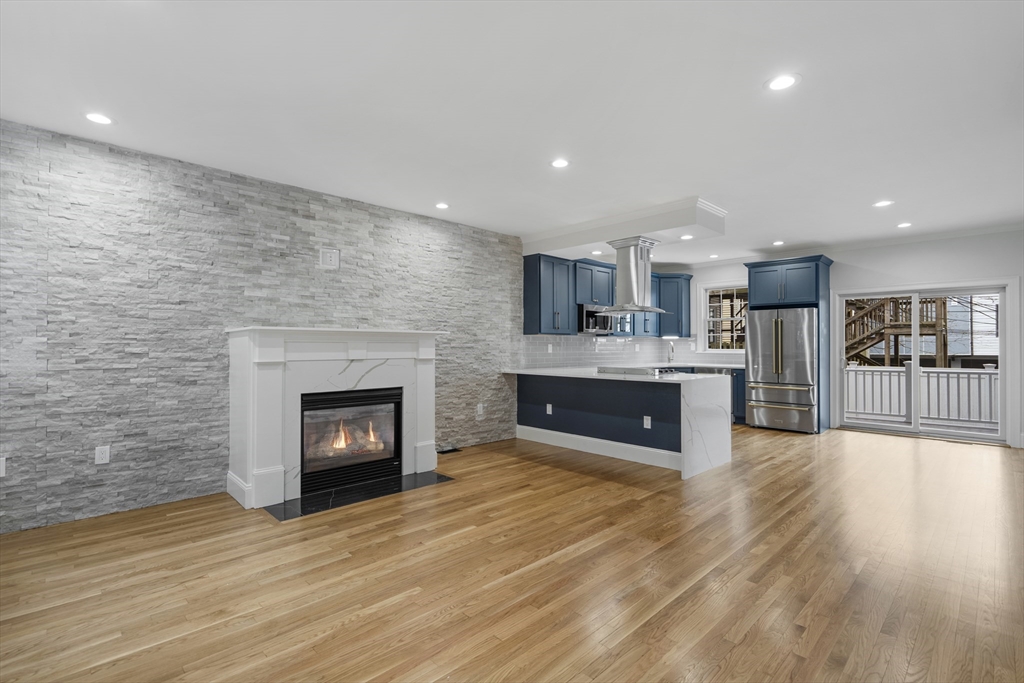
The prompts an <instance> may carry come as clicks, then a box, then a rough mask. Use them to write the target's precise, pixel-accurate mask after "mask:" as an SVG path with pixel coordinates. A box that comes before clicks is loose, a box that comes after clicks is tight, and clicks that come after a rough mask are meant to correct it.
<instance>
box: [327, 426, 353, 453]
mask: <svg viewBox="0 0 1024 683" xmlns="http://www.w3.org/2000/svg"><path fill="white" fill-rule="evenodd" d="M351 440H352V437H351V436H349V433H348V430H347V429H345V422H344V420H338V433H337V435H335V437H334V441H332V442H331V448H337V449H339V450H340V449H342V448H345V447H347V446H348V444H349V441H351Z"/></svg>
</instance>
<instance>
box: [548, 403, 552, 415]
mask: <svg viewBox="0 0 1024 683" xmlns="http://www.w3.org/2000/svg"><path fill="white" fill-rule="evenodd" d="M550 414H551V404H550V403H549V404H548V415H550Z"/></svg>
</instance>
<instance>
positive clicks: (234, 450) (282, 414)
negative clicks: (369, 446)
mask: <svg viewBox="0 0 1024 683" xmlns="http://www.w3.org/2000/svg"><path fill="white" fill-rule="evenodd" d="M227 333H228V350H229V356H230V362H231V368H230V371H229V378H230V385H231V389H230V458H229V461H228V478H227V489H228V493H230V494H231V495H232V497H234V499H235V500H237V501H238V502H239V503H241V504H242V505H243V506H245V507H247V508H254V507H265V506H267V505H273V504H275V503H281V502H283V501H285V500H291V499H293V498H298V497H299V496H300V495H301V494H302V491H301V477H300V473H301V461H302V453H301V438H302V436H301V434H302V429H301V420H302V409H301V397H302V394H314V393H322V392H329V391H347V390H349V389H384V388H390V387H401V388H402V474H412V473H414V472H429V471H431V470H433V469H434V468H435V467H437V452H436V449H435V445H434V340H435V338H436V337H437V335H439V334H445V333H444V332H418V331H410V330H346V329H337V328H319V327H318V328H306V327H240V328H236V329H230V330H228V331H227Z"/></svg>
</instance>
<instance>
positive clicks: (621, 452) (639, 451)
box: [516, 425, 683, 472]
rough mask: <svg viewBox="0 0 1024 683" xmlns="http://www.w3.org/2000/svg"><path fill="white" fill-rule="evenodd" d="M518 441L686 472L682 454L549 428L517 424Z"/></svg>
mask: <svg viewBox="0 0 1024 683" xmlns="http://www.w3.org/2000/svg"><path fill="white" fill-rule="evenodd" d="M516 438H518V439H525V440H526V441H536V442H538V443H546V444H548V445H549V446H560V447H561V448H571V449H573V450H576V451H583V452H585V453H594V454H596V455H605V456H608V457H609V458H618V459H619V460H628V461H630V462H638V463H642V464H644V465H654V466H655V467H664V468H665V469H669V470H675V471H677V472H679V471H681V470H682V469H683V456H682V454H681V453H674V452H672V451H663V450H661V449H659V448H648V447H646V446H634V445H633V444H628V443H619V442H618V441H606V440H604V439H595V438H594V437H592V436H579V435H577V434H566V433H564V432H553V431H550V430H548V429H538V428H537V427H524V426H523V425H516Z"/></svg>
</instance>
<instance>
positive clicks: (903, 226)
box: [896, 223, 910, 228]
mask: <svg viewBox="0 0 1024 683" xmlns="http://www.w3.org/2000/svg"><path fill="white" fill-rule="evenodd" d="M896 227H897V228H909V227H910V223H900V224H899V225H897V226H896Z"/></svg>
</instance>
